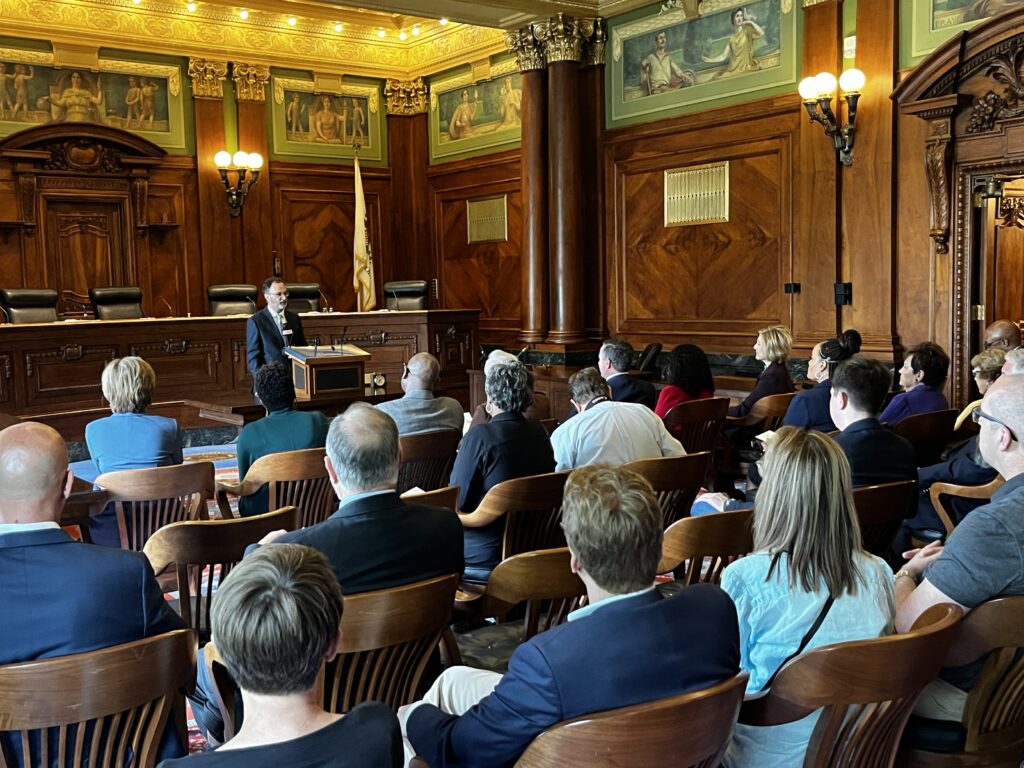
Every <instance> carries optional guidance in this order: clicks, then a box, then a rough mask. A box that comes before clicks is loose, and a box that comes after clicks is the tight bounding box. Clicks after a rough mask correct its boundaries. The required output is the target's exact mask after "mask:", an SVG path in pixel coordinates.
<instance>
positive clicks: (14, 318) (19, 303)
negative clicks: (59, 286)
mask: <svg viewBox="0 0 1024 768" xmlns="http://www.w3.org/2000/svg"><path fill="white" fill-rule="evenodd" d="M0 306H2V307H3V310H4V314H5V315H6V316H7V322H9V323H13V324H15V325H18V324H20V323H55V322H57V320H58V317H57V292H56V291H55V290H53V289H52V288H7V289H5V290H2V291H0Z"/></svg>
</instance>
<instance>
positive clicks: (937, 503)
mask: <svg viewBox="0 0 1024 768" xmlns="http://www.w3.org/2000/svg"><path fill="white" fill-rule="evenodd" d="M959 487H960V486H957V485H950V484H949V483H932V486H931V488H929V489H928V496H929V498H930V499H931V501H932V506H933V507H934V508H935V514H936V515H938V516H939V520H940V521H941V522H942V527H943V528H945V529H946V536H949V535H950V534H951V533H953V528H954V525H953V521H952V520H951V519H950V517H949V513H948V512H947V511H946V508H945V507H944V506H943V505H942V499H940V498H939V497H940V496H941V495H942V494H944V493H945V494H948V493H949V491H950V489H952V488H959Z"/></svg>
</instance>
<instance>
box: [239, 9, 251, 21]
mask: <svg viewBox="0 0 1024 768" xmlns="http://www.w3.org/2000/svg"><path fill="white" fill-rule="evenodd" d="M238 18H240V19H241V20H242V21H245V20H246V19H248V18H249V12H248V11H247V10H245V8H243V9H242V10H240V11H239V12H238Z"/></svg>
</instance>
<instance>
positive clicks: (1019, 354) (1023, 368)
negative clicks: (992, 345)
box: [1003, 347, 1024, 376]
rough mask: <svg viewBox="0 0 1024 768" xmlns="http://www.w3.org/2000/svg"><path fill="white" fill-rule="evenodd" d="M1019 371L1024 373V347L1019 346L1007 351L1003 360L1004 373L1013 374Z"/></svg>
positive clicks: (1006, 374)
mask: <svg viewBox="0 0 1024 768" xmlns="http://www.w3.org/2000/svg"><path fill="white" fill-rule="evenodd" d="M1017 373H1024V349H1021V348H1020V347H1018V348H1017V349H1011V350H1010V351H1009V352H1007V353H1006V359H1005V360H1004V361H1003V375H1004V376H1012V375H1014V374H1017Z"/></svg>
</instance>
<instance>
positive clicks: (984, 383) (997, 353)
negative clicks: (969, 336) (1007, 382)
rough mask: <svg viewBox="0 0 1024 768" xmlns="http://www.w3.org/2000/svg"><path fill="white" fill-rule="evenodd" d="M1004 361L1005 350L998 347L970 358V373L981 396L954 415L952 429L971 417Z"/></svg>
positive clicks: (956, 428)
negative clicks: (957, 414)
mask: <svg viewBox="0 0 1024 768" xmlns="http://www.w3.org/2000/svg"><path fill="white" fill-rule="evenodd" d="M1005 362H1006V352H1004V351H1003V350H1002V349H999V348H998V347H992V348H990V349H986V350H985V351H984V352H979V353H978V354H976V355H975V356H974V357H972V358H971V374H972V375H973V376H974V384H975V386H977V387H978V394H979V395H981V397H979V398H978V399H977V400H974V401H972V402H971V403H969V404H968V406H967V407H966V408H964V409H963V410H962V411H960V415H959V416H957V417H956V423H955V424H954V425H953V431H956V430H958V429H960V427H961V426H962V425H963V423H964V422H965V421H967V420H968V419H969V418H971V414H972V413H974V409H975V408H977V407H978V406H979V405H981V398H982V397H984V396H985V393H986V392H987V391H988V388H989V387H990V386H991V385H992V382H993V381H995V380H996V379H998V378H999V376H1000V374H1001V373H1002V372H1003V363H1005Z"/></svg>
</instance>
